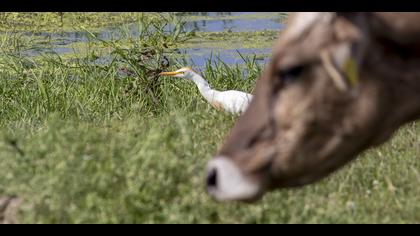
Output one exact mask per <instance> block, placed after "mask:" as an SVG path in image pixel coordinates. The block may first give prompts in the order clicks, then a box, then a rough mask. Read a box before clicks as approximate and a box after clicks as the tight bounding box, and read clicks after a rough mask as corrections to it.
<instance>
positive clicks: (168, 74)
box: [159, 71, 181, 76]
mask: <svg viewBox="0 0 420 236" xmlns="http://www.w3.org/2000/svg"><path fill="white" fill-rule="evenodd" d="M180 73H181V72H177V71H171V72H160V73H159V75H166V76H174V75H177V74H180Z"/></svg>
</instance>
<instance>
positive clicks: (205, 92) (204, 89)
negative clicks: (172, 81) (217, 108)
mask: <svg viewBox="0 0 420 236" xmlns="http://www.w3.org/2000/svg"><path fill="white" fill-rule="evenodd" d="M191 80H192V81H193V82H194V83H195V84H196V85H197V88H198V90H199V91H200V93H201V95H202V96H203V97H204V98H205V99H206V100H207V101H208V102H210V103H211V102H212V101H213V98H214V96H215V94H216V93H217V91H216V90H213V89H212V88H210V85H209V83H208V82H207V81H206V80H205V79H204V78H203V77H201V76H200V75H198V74H197V75H194V76H193V77H191Z"/></svg>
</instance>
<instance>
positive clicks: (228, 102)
mask: <svg viewBox="0 0 420 236" xmlns="http://www.w3.org/2000/svg"><path fill="white" fill-rule="evenodd" d="M251 100H252V95H251V94H248V93H245V92H241V91H236V90H229V91H224V92H220V93H219V94H218V96H217V97H216V101H217V102H219V103H220V104H221V105H222V106H223V109H224V110H226V111H228V112H232V113H242V112H243V111H245V109H246V108H247V107H248V105H249V103H250V102H251Z"/></svg>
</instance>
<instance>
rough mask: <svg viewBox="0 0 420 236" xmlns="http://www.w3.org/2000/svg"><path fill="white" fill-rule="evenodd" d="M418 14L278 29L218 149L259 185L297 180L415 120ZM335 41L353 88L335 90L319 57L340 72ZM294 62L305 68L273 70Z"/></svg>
mask: <svg viewBox="0 0 420 236" xmlns="http://www.w3.org/2000/svg"><path fill="white" fill-rule="evenodd" d="M291 21H293V17H292V18H291ZM418 22H420V14H419V13H409V14H406V13H340V14H336V15H334V17H333V19H332V20H331V21H329V22H325V21H322V22H315V23H314V24H313V25H312V26H311V27H310V28H309V29H308V30H307V31H305V32H302V34H301V35H300V36H299V37H297V38H293V37H287V34H288V29H286V30H285V31H284V32H283V33H282V34H281V35H280V38H279V40H278V41H277V43H276V46H275V48H274V49H273V55H272V58H271V60H270V62H269V64H268V65H267V67H266V68H265V70H264V72H263V74H262V76H261V78H260V79H259V80H258V82H257V85H256V88H255V95H254V99H253V101H252V102H251V104H250V106H249V108H248V110H247V111H246V112H245V113H244V114H243V115H242V116H241V117H239V119H238V121H237V123H236V124H235V126H234V128H233V129H232V130H231V132H230V134H229V136H228V138H227V140H226V141H225V143H224V145H223V146H222V148H221V149H220V151H219V155H223V156H227V157H229V158H231V160H233V161H234V162H235V163H236V164H237V166H239V168H240V169H241V170H242V172H243V173H244V174H245V175H246V176H247V177H249V178H252V179H254V180H255V181H256V182H258V183H259V184H261V185H262V186H264V187H265V188H264V189H265V190H264V191H266V190H270V189H275V188H280V187H290V186H301V185H304V184H308V183H312V182H314V181H316V180H319V179H320V178H322V177H324V176H326V175H328V174H329V173H331V172H333V171H334V170H336V169H338V168H339V167H341V166H343V165H344V164H346V163H348V162H349V161H351V160H352V159H354V158H355V157H356V156H357V155H358V154H359V153H360V152H362V151H364V150H366V149H368V148H370V147H372V146H375V145H378V144H381V143H383V142H384V141H386V140H387V139H388V138H389V137H390V136H391V134H392V133H393V132H394V131H395V130H396V129H398V128H399V127H400V126H401V125H403V124H405V123H407V122H409V121H413V120H416V119H419V118H420V50H418V49H420V26H419V24H418ZM289 27H293V25H290V26H289ZM340 48H349V49H350V54H349V55H347V56H346V58H347V57H348V58H351V59H352V60H354V61H356V63H357V65H358V68H359V70H358V74H359V81H358V84H357V86H356V87H354V88H351V89H349V90H348V91H344V92H343V91H340V90H338V89H337V88H336V87H335V86H334V83H333V81H332V80H331V78H330V76H329V74H328V73H327V72H326V70H325V67H324V66H323V64H322V62H321V60H320V53H321V51H327V52H328V53H329V55H331V57H332V58H334V59H335V60H337V63H338V64H337V69H338V70H340V67H339V64H340V63H339V62H340V60H341V59H339V58H343V55H346V54H343V53H339V49H340ZM337 58H338V59H337ZM297 65H304V66H305V67H304V68H305V70H304V71H303V72H302V74H300V75H299V76H297V78H295V79H294V80H293V81H292V82H290V83H286V82H285V81H284V78H282V77H281V76H280V75H279V71H282V70H286V69H287V68H290V67H293V66H297ZM340 72H341V73H344V72H343V71H340Z"/></svg>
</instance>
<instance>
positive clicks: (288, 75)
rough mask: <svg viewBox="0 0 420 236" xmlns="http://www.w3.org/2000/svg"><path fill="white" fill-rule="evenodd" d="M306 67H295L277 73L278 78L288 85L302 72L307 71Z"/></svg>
mask: <svg viewBox="0 0 420 236" xmlns="http://www.w3.org/2000/svg"><path fill="white" fill-rule="evenodd" d="M305 68H306V67H305V66H304V65H299V66H294V67H291V68H288V69H284V70H280V71H278V72H277V77H278V78H279V79H280V80H281V81H283V82H284V83H286V84H288V83H291V82H294V81H295V79H297V78H298V77H299V76H300V75H301V74H302V72H303V71H304V70H305Z"/></svg>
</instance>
